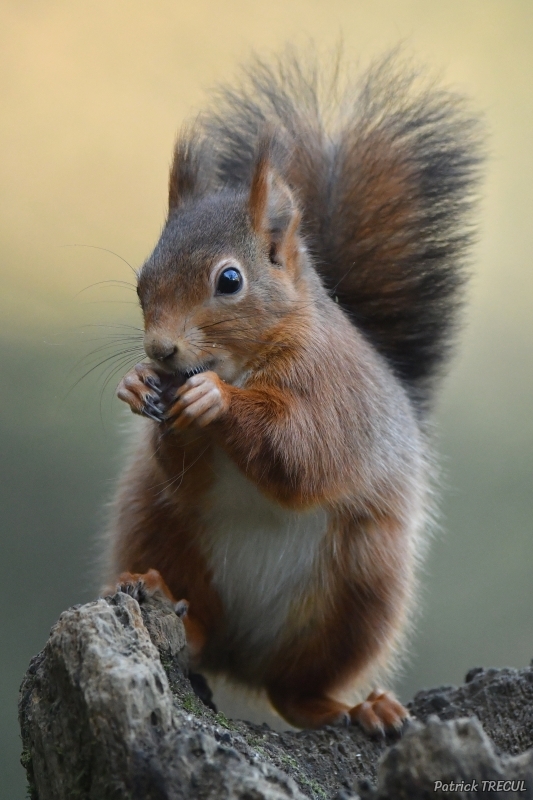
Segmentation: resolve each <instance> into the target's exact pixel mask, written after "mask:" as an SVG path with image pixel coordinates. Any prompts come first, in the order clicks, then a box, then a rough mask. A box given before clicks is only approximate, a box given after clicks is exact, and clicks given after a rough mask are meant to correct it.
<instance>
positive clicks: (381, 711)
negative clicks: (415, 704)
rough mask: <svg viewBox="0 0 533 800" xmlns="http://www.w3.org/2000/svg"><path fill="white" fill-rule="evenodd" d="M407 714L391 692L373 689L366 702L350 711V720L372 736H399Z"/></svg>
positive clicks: (407, 717) (407, 716)
mask: <svg viewBox="0 0 533 800" xmlns="http://www.w3.org/2000/svg"><path fill="white" fill-rule="evenodd" d="M408 719H409V712H408V710H407V709H406V708H404V706H402V704H401V703H399V702H398V700H396V698H395V697H394V695H393V694H392V693H391V692H382V691H380V690H378V689H375V690H374V691H373V692H371V693H370V694H369V695H368V697H367V698H366V700H365V701H364V702H362V703H358V704H357V705H356V706H354V707H353V708H351V709H350V720H351V721H352V722H356V723H358V724H359V725H360V726H361V727H362V728H363V730H365V731H366V732H367V733H370V734H372V735H374V736H375V735H378V736H385V734H399V733H401V731H402V728H403V726H404V724H405V722H406V720H408Z"/></svg>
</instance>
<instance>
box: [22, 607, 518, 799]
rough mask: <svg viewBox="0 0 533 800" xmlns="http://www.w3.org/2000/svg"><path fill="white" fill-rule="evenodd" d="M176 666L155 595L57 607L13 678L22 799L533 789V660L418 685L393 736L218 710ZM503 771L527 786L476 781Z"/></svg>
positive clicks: (164, 612) (168, 614)
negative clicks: (262, 720) (404, 722)
mask: <svg viewBox="0 0 533 800" xmlns="http://www.w3.org/2000/svg"><path fill="white" fill-rule="evenodd" d="M186 673H187V651H186V646H185V636H184V631H183V625H182V623H181V620H180V619H179V618H178V617H177V616H176V614H175V613H174V612H173V610H172V607H171V606H170V605H169V604H167V603H166V602H165V601H163V600H156V599H154V598H149V599H147V600H145V601H143V602H142V607H141V606H139V604H138V602H137V600H135V599H133V598H132V597H130V596H129V595H127V594H123V593H118V594H116V595H114V596H113V597H108V598H105V599H100V600H97V601H95V602H94V603H89V604H87V605H84V606H76V607H74V608H71V609H69V610H68V611H65V612H64V613H63V614H62V615H61V617H60V619H59V621H58V622H57V624H56V625H55V627H54V628H53V630H52V632H51V635H50V639H49V641H48V643H47V644H46V646H45V648H44V650H43V651H42V652H41V653H40V654H39V655H38V656H36V657H35V658H34V659H33V660H32V662H31V664H30V667H29V669H28V672H27V674H26V676H25V678H24V681H23V684H22V687H21V696H20V722H21V730H22V738H23V746H24V751H23V755H22V762H23V764H24V766H25V767H26V770H27V774H28V781H29V786H30V790H31V797H32V800H74V798H76V800H89V799H90V800H126V798H128V799H129V798H132V799H136V798H139V800H141V798H142V800H174V799H175V800H178V799H179V800H225V799H226V798H227V800H237V799H239V800H285V798H292V800H303V798H313V800H326V799H329V798H332V799H333V798H335V797H336V798H338V800H341V798H352V797H354V796H355V793H356V792H359V793H360V794H361V795H363V796H364V797H365V798H366V797H368V798H372V799H373V800H378V799H379V800H385V798H404V797H405V798H413V799H416V798H425V797H431V796H434V791H433V789H434V781H436V780H441V781H442V782H443V783H444V784H449V783H450V782H454V783H457V782H460V781H461V780H464V781H465V782H472V781H477V784H478V786H477V792H478V793H480V794H479V796H483V797H487V796H492V797H500V796H501V797H506V798H511V797H514V796H516V797H520V798H533V755H532V754H533V751H531V752H530V753H527V754H525V755H522V756H518V757H517V755H516V754H519V753H524V752H525V751H526V750H527V749H528V748H530V747H533V670H532V669H524V670H520V671H519V670H511V669H506V670H499V671H497V670H487V671H483V670H472V671H471V672H470V673H469V675H468V676H467V683H466V684H465V685H464V686H461V687H459V688H455V687H441V688H439V689H433V690H430V691H428V692H420V693H419V694H418V695H417V696H416V697H415V699H414V700H413V702H412V704H411V706H410V708H411V712H412V714H413V716H414V717H416V718H417V719H418V720H420V722H419V723H412V724H411V725H410V727H409V728H408V730H407V731H406V733H405V735H404V737H403V739H402V740H401V741H400V742H398V743H396V744H393V746H392V747H391V746H390V745H391V742H383V741H376V740H371V739H369V738H368V737H367V736H366V735H365V734H364V733H362V731H360V730H359V729H358V728H355V727H354V728H343V729H341V728H331V727H328V728H324V729H322V730H318V731H301V732H291V731H287V732H285V733H276V732H274V731H271V730H270V729H269V728H268V727H266V726H257V725H252V724H250V723H247V722H241V721H233V720H228V719H226V718H225V717H224V716H223V715H222V714H217V713H215V712H214V711H212V710H211V709H210V708H208V707H207V706H206V705H205V704H204V703H202V702H201V701H200V700H199V699H198V697H197V695H196V694H194V692H193V690H192V687H191V684H190V682H189V680H188V678H187V677H186ZM198 685H200V684H199V683H198V681H197V686H198ZM431 715H436V716H431ZM472 715H475V716H476V717H477V718H478V720H479V722H478V721H477V720H475V719H474V720H469V721H465V720H459V718H461V717H465V716H472ZM439 718H440V720H442V721H440V720H439ZM458 720H459V721H458ZM480 723H481V724H480ZM489 737H490V738H489ZM491 740H492V741H491ZM493 743H494V745H495V746H496V748H495V746H494V745H493ZM388 746H389V747H388ZM385 750H387V752H386V755H385V757H384V760H383V761H382V762H381V763H379V764H378V762H379V759H380V757H381V756H382V755H383V753H384V751H385ZM498 751H500V753H502V754H503V755H497V752H498ZM376 777H377V787H376V788H373V784H375V782H376ZM504 778H507V779H508V780H513V781H517V780H523V781H525V786H526V790H525V791H521V792H519V793H516V792H515V794H512V793H509V792H508V791H507V792H504V790H503V787H502V788H501V791H499V790H498V788H497V786H496V788H495V789H494V791H493V792H492V794H487V791H488V789H487V787H482V783H481V782H482V781H483V780H494V781H497V780H503V779H504ZM491 788H492V787H491ZM505 788H508V787H505ZM515 788H516V784H515ZM521 788H523V787H521ZM483 789H485V791H484V792H483ZM447 796H450V797H453V796H456V797H467V796H470V797H475V796H477V794H476V792H474V793H470V794H465V793H457V792H456V793H455V794H449V795H447Z"/></svg>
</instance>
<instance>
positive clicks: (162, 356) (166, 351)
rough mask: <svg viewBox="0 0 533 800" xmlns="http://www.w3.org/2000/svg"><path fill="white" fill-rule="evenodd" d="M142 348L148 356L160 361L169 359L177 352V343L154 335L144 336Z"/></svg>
mask: <svg viewBox="0 0 533 800" xmlns="http://www.w3.org/2000/svg"><path fill="white" fill-rule="evenodd" d="M144 349H145V351H146V355H147V356H148V357H149V358H152V359H153V360H154V361H160V362H161V363H164V362H165V361H169V360H170V359H171V358H172V357H173V356H174V355H175V354H176V353H177V352H178V347H177V345H176V344H175V343H174V342H173V341H172V340H171V339H166V338H163V337H155V336H150V337H149V338H148V337H146V338H145V340H144Z"/></svg>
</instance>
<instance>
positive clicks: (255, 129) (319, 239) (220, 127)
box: [200, 54, 481, 409]
mask: <svg viewBox="0 0 533 800" xmlns="http://www.w3.org/2000/svg"><path fill="white" fill-rule="evenodd" d="M339 73H340V70H339V69H338V68H335V69H334V70H333V77H332V78H331V80H330V81H329V82H328V83H324V81H323V80H321V77H320V72H319V70H318V68H317V66H316V64H314V65H313V64H311V65H309V64H302V62H301V61H300V60H299V59H298V57H297V56H295V55H294V54H286V55H285V56H284V57H283V58H281V59H280V60H279V61H278V62H277V63H275V64H274V66H270V65H267V64H265V63H263V62H262V61H260V60H256V61H255V62H254V63H253V64H252V65H251V67H248V68H247V69H246V70H245V79H244V81H243V83H242V85H241V86H240V87H239V88H238V89H237V90H235V89H231V88H228V89H222V90H220V92H219V96H218V104H217V105H216V106H215V110H214V111H211V112H209V113H207V114H206V115H205V116H204V117H203V118H201V123H200V124H201V127H202V128H203V130H204V132H205V134H206V136H207V138H208V140H209V144H210V147H211V150H212V151H214V156H215V169H216V174H217V176H218V181H219V182H220V183H221V184H224V185H242V184H243V183H244V184H246V183H247V182H249V181H250V179H251V174H252V170H253V166H254V163H255V160H256V153H257V147H258V143H259V141H260V140H261V139H262V138H263V137H264V135H265V130H268V131H270V134H271V135H272V136H273V156H272V157H273V160H274V165H275V166H276V167H277V169H279V171H280V172H281V173H282V175H283V176H284V177H285V179H286V180H287V182H288V183H289V185H290V186H291V187H292V188H293V190H294V191H295V194H296V195H297V197H298V198H299V203H300V206H301V208H302V211H303V226H304V233H305V234H306V238H307V242H308V244H309V248H310V250H311V252H312V253H313V255H314V257H315V263H316V267H317V269H318V271H319V273H320V275H321V276H322V279H323V281H324V283H325V284H326V286H327V287H328V288H329V290H330V291H331V293H332V294H334V295H335V296H336V297H337V298H338V302H339V303H340V305H341V306H342V307H343V308H344V309H345V311H346V312H347V313H348V314H349V315H350V317H351V319H352V320H353V322H354V323H355V324H356V325H357V326H358V327H359V328H360V329H361V330H362V331H363V332H364V333H365V334H366V335H367V337H368V338H369V340H370V341H371V342H372V343H373V344H374V346H375V347H376V348H377V349H378V350H379V351H380V352H381V353H382V354H383V356H385V358H386V359H387V360H388V362H389V363H390V365H391V366H392V368H393V370H394V371H395V372H396V374H397V375H398V376H399V377H400V379H401V380H402V381H403V382H404V384H405V386H406V387H407V389H408V391H409V393H410V395H411V397H412V398H413V400H414V401H415V403H416V405H417V406H418V407H419V408H421V409H423V408H425V407H426V406H427V405H428V402H429V401H430V399H431V394H432V386H433V379H434V378H435V376H436V375H437V374H438V372H439V369H440V367H441V365H442V364H443V362H444V360H445V358H446V356H447V355H448V352H449V347H450V344H451V341H452V336H453V333H454V330H455V327H456V322H457V315H458V310H459V308H460V305H461V297H462V292H461V289H462V287H463V284H464V280H465V274H464V258H465V254H466V250H467V247H468V245H469V243H470V241H471V238H472V228H471V226H470V224H469V223H470V211H471V206H472V201H473V197H474V191H475V189H476V184H477V178H478V173H479V166H480V162H481V152H480V151H481V148H480V136H479V129H478V123H477V121H476V119H475V118H473V117H471V116H470V115H469V114H468V113H467V111H465V104H464V101H463V99H462V98H460V97H457V96H456V95H454V94H451V93H449V92H446V91H443V90H439V89H433V88H430V89H427V88H422V89H421V88H419V87H418V77H417V75H416V74H415V73H414V72H413V71H410V70H407V69H405V67H404V68H401V67H399V66H398V64H397V58H396V56H394V55H392V56H389V57H387V58H386V59H385V60H383V61H382V62H380V63H379V64H378V65H377V66H374V67H373V68H372V69H370V70H369V71H368V72H367V73H366V74H365V75H363V77H362V78H361V79H360V80H359V81H358V82H357V83H355V84H353V85H348V86H347V87H345V88H341V82H342V81H341V78H340V77H339Z"/></svg>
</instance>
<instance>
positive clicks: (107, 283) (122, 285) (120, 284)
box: [74, 279, 137, 302]
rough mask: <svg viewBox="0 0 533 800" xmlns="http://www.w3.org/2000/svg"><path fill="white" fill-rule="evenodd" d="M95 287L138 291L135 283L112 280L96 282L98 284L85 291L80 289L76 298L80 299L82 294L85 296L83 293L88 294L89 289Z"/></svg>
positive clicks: (86, 288) (91, 284) (86, 287)
mask: <svg viewBox="0 0 533 800" xmlns="http://www.w3.org/2000/svg"><path fill="white" fill-rule="evenodd" d="M110 284H111V285H110ZM95 286H104V288H105V289H116V288H117V287H120V288H121V289H128V290H129V291H130V292H134V291H136V290H137V287H136V286H135V285H134V284H133V283H128V281H118V280H114V279H112V280H108V281H96V283H90V284H89V286H84V288H83V289H80V291H79V292H76V294H75V295H74V297H78V296H79V295H80V294H83V292H87V291H88V290H89V289H94V287H95ZM102 302H103V301H102Z"/></svg>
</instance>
